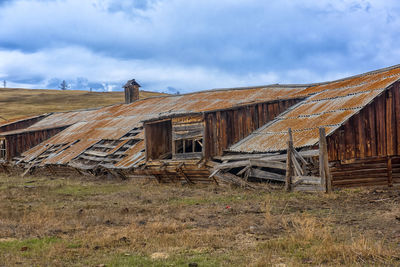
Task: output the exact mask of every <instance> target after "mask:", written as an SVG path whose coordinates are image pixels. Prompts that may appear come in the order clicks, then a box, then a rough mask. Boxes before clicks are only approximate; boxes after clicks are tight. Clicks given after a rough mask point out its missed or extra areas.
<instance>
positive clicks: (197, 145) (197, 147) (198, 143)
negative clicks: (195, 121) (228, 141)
mask: <svg viewBox="0 0 400 267" xmlns="http://www.w3.org/2000/svg"><path fill="white" fill-rule="evenodd" d="M202 151H203V139H200V140H195V141H194V152H202Z"/></svg>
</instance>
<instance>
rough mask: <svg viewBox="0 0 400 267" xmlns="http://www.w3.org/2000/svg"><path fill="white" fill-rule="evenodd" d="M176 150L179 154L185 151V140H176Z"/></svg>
mask: <svg viewBox="0 0 400 267" xmlns="http://www.w3.org/2000/svg"><path fill="white" fill-rule="evenodd" d="M175 151H176V153H177V154H181V153H183V140H177V141H176V142H175Z"/></svg>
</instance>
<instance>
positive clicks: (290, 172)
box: [285, 128, 293, 192]
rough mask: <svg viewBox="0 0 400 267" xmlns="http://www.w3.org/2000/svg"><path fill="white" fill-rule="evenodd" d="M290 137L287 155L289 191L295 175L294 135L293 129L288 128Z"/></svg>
mask: <svg viewBox="0 0 400 267" xmlns="http://www.w3.org/2000/svg"><path fill="white" fill-rule="evenodd" d="M288 135H289V139H288V141H287V144H288V147H287V157H286V183H285V189H286V191H287V192H290V191H292V176H293V163H292V151H293V136H292V129H291V128H289V129H288Z"/></svg>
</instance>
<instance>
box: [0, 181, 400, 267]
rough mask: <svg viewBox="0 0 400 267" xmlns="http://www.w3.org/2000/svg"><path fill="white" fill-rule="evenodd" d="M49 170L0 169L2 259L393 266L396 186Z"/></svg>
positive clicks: (397, 234) (398, 229)
mask: <svg viewBox="0 0 400 267" xmlns="http://www.w3.org/2000/svg"><path fill="white" fill-rule="evenodd" d="M50 178H51V177H50ZM50 178H49V177H29V178H20V177H12V176H4V175H0V251H1V253H0V266H2V265H5V266H13V265H16V264H19V265H22V266H32V265H35V266H36V265H37V266H43V265H51V266H66V265H68V266H71V265H72V266H97V265H99V264H105V265H106V266H165V265H170V266H176V265H177V266H188V264H189V263H192V262H196V263H198V264H199V266H221V265H222V266H249V265H250V266H279V264H281V265H280V266H283V265H282V264H285V265H287V266H298V265H330V266H338V265H360V266H362V265H400V259H399V257H398V255H400V248H399V242H400V221H399V219H398V218H399V217H400V214H399V208H398V207H399V202H400V195H399V192H398V191H396V190H378V191H377V190H375V191H374V190H367V189H363V190H344V191H340V192H336V193H334V194H333V195H331V196H327V195H324V194H299V193H291V194H286V193H284V192H282V191H279V190H276V191H272V192H270V193H267V192H263V191H256V192H250V191H246V190H242V189H235V188H221V187H217V186H215V185H206V186H204V185H195V186H183V185H176V184H173V185H160V184H157V183H155V182H152V181H147V180H131V181H112V180H88V179H87V178H65V179H60V178H56V179H50Z"/></svg>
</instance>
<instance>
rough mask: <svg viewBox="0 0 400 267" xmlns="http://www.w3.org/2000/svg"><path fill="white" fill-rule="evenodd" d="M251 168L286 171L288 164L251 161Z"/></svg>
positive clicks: (272, 161) (270, 161)
mask: <svg viewBox="0 0 400 267" xmlns="http://www.w3.org/2000/svg"><path fill="white" fill-rule="evenodd" d="M250 164H251V166H257V167H263V168H272V169H279V170H286V164H285V163H283V162H280V161H274V160H265V159H250Z"/></svg>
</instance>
